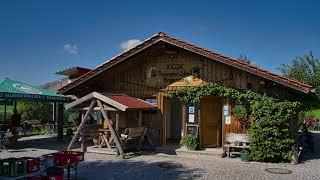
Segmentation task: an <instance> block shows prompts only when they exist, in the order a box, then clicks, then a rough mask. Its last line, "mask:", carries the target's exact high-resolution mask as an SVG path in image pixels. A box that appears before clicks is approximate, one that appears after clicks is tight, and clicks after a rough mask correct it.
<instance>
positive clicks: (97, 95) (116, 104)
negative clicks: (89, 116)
mask: <svg viewBox="0 0 320 180" xmlns="http://www.w3.org/2000/svg"><path fill="white" fill-rule="evenodd" d="M91 99H99V100H100V101H102V102H104V103H106V104H107V106H108V107H110V108H114V109H117V110H120V111H125V110H126V109H127V108H128V107H127V106H125V105H123V104H121V103H119V102H117V101H115V100H113V99H111V98H108V97H106V96H104V95H102V94H100V93H97V92H92V93H90V94H87V95H85V96H83V97H82V98H80V99H77V100H75V101H73V102H71V103H69V104H67V105H65V108H66V109H71V108H76V106H78V105H80V104H83V103H84V102H86V101H89V100H91Z"/></svg>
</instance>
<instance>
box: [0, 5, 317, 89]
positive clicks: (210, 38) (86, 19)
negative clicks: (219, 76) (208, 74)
mask: <svg viewBox="0 0 320 180" xmlns="http://www.w3.org/2000/svg"><path fill="white" fill-rule="evenodd" d="M319 9H320V3H319V2H317V1H316V0H313V1H312V0H303V1H302V0H301V1H294V0H290V1H289V0H287V1H286V0H282V1H279V0H277V1H273V0H265V1H264V0H261V1H257V0H254V1H245V0H238V1H237V0H225V1H222V0H219V1H214V0H212V1H191V0H190V1H173V0H171V1H165V0H162V1H154V2H151V1H143V0H140V1H129V0H128V1H114V2H111V1H110V2H108V1H102V0H101V1H98V0H97V1H94V0H92V1H81V0H77V1H58V0H57V1H49V0H48V1H43V0H28V1H22V0H2V1H0V78H4V77H9V78H12V79H16V80H20V81H25V82H29V83H32V84H35V85H38V84H41V83H44V82H48V81H51V80H55V79H58V78H60V77H61V76H58V75H55V74H54V72H56V71H57V70H60V69H63V68H66V67H70V66H84V67H90V68H94V67H96V66H97V65H99V64H101V63H103V62H104V61H106V60H107V59H109V58H111V57H113V56H115V55H116V54H118V53H120V52H121V51H122V50H123V49H122V48H123V47H124V46H123V47H121V43H123V44H122V45H125V42H127V41H129V40H133V41H130V42H133V43H134V42H135V41H134V40H136V41H137V40H141V41H142V40H144V39H146V38H148V37H150V36H152V35H154V34H156V33H157V32H159V31H163V32H165V33H167V34H169V35H171V36H174V37H177V38H181V39H184V40H186V41H188V42H191V43H194V44H197V45H200V46H202V47H205V48H208V49H211V50H214V51H217V52H219V53H223V54H225V55H227V56H231V57H235V58H237V57H239V55H240V54H244V55H246V56H247V57H249V58H250V59H252V60H253V61H254V62H255V63H257V64H258V65H259V66H261V67H263V68H264V69H267V70H270V71H273V72H276V70H275V68H276V67H277V66H279V65H280V64H283V63H289V62H290V61H291V60H292V59H294V58H295V57H296V56H302V55H303V54H306V53H308V52H309V51H310V50H312V51H313V52H314V54H315V55H316V56H317V57H320V52H319V51H320V11H319Z"/></svg>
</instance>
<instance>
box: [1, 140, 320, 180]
mask: <svg viewBox="0 0 320 180" xmlns="http://www.w3.org/2000/svg"><path fill="white" fill-rule="evenodd" d="M21 141H22V142H19V143H18V144H17V145H16V146H15V148H14V149H9V151H7V152H6V151H3V152H0V158H2V159H3V158H7V157H22V156H34V157H36V156H40V155H43V154H46V153H51V152H56V151H58V150H63V149H65V147H66V146H67V142H63V143H58V142H57V141H56V139H55V137H46V136H43V137H29V138H24V139H21ZM319 157H320V156H314V158H317V159H314V160H308V161H304V162H303V163H301V164H298V165H291V164H271V163H256V162H249V163H244V162H241V161H240V159H239V158H235V159H229V158H223V159H222V158H220V157H215V156H204V155H201V156H188V157H186V156H175V155H165V154H152V153H150V154H148V153H143V154H138V155H137V154H136V155H135V156H132V157H131V158H129V159H126V160H119V159H117V158H116V157H115V156H111V155H102V154H94V153H87V154H86V155H85V161H84V162H82V163H81V164H80V165H79V173H78V177H79V178H78V179H80V180H95V179H97V180H98V179H102V180H103V179H139V180H140V179H255V180H256V179H268V180H269V179H274V180H282V179H290V180H294V179H319V177H320V171H319V167H320V158H319ZM267 168H283V169H287V170H290V171H292V173H291V174H273V173H269V172H267V171H266V170H265V169H267Z"/></svg>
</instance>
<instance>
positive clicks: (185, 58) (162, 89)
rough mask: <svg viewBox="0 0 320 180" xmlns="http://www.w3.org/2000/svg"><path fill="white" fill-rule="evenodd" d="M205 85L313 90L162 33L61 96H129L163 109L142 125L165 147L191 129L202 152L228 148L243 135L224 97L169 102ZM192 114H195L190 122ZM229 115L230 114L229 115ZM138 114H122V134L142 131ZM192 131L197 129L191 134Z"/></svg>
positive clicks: (300, 93)
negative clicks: (228, 141) (229, 138)
mask: <svg viewBox="0 0 320 180" xmlns="http://www.w3.org/2000/svg"><path fill="white" fill-rule="evenodd" d="M205 82H215V83H218V84H221V85H225V86H228V87H232V88H235V89H242V90H253V91H256V92H266V91H268V92H277V93H278V94H283V95H284V96H286V97H288V96H306V95H308V93H309V92H310V89H311V87H310V86H309V85H306V84H303V83H300V82H298V81H295V80H291V79H288V78H285V77H282V76H279V75H277V74H273V73H271V72H268V71H266V70H263V69H261V68H259V67H257V66H254V65H250V64H247V63H245V62H242V61H238V60H236V59H232V58H230V57H227V56H224V55H221V54H218V53H216V52H214V51H211V50H208V49H205V48H202V47H199V46H196V45H193V44H189V43H187V42H186V41H183V40H179V39H175V38H173V37H170V36H169V35H167V34H165V33H162V32H160V33H158V34H156V35H154V36H152V37H150V38H149V39H147V40H145V41H144V42H142V43H140V44H139V45H137V46H135V47H133V48H131V49H129V50H127V51H125V52H123V53H121V54H119V55H117V56H115V57H113V58H112V59H110V60H107V61H106V62H104V63H103V64H101V65H100V66H98V67H97V68H95V69H93V70H91V71H90V72H88V73H86V74H84V75H83V76H81V77H79V78H78V79H76V80H75V81H73V82H72V83H70V84H68V85H66V86H64V87H63V88H61V89H60V90H59V91H60V92H61V93H63V94H65V95H75V96H77V97H79V98H80V97H82V96H85V95H87V94H89V93H91V92H99V93H109V94H126V95H128V96H132V97H137V98H140V99H142V100H145V101H147V102H150V103H154V104H155V105H156V106H157V109H158V110H157V111H151V112H150V111H148V112H143V117H142V122H143V125H144V126H148V127H149V128H152V129H154V130H156V131H158V132H159V143H160V144H166V143H167V142H168V140H179V139H180V138H181V136H183V135H184V134H186V131H187V129H188V128H189V126H190V127H191V126H195V127H197V128H198V135H199V139H200V145H201V146H202V147H216V146H222V145H223V143H224V137H225V134H226V133H228V132H234V133H242V132H241V129H240V127H239V124H238V122H237V121H236V120H234V119H233V118H231V121H229V120H228V122H226V119H225V115H226V114H225V113H227V115H231V108H232V103H230V102H227V101H226V99H225V98H224V97H205V98H203V99H201V102H200V103H199V104H198V105H197V106H195V108H196V109H192V108H191V109H190V108H189V107H188V106H187V105H185V104H182V103H181V102H179V101H177V100H175V99H170V98H168V97H167V96H166V93H167V92H168V91H171V90H174V89H176V88H180V87H183V86H197V85H201V84H203V83H205ZM189 111H195V112H197V113H195V116H194V117H193V118H194V119H189V118H190V117H189V116H188V113H192V112H189ZM225 111H226V112H225ZM138 116H139V113H138V112H129V113H120V117H121V119H125V120H123V121H120V122H119V126H120V129H121V128H126V127H134V126H137V119H138ZM190 130H192V128H191V129H190Z"/></svg>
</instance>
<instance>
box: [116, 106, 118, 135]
mask: <svg viewBox="0 0 320 180" xmlns="http://www.w3.org/2000/svg"><path fill="white" fill-rule="evenodd" d="M116 130H117V131H118V133H119V111H117V112H116Z"/></svg>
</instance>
